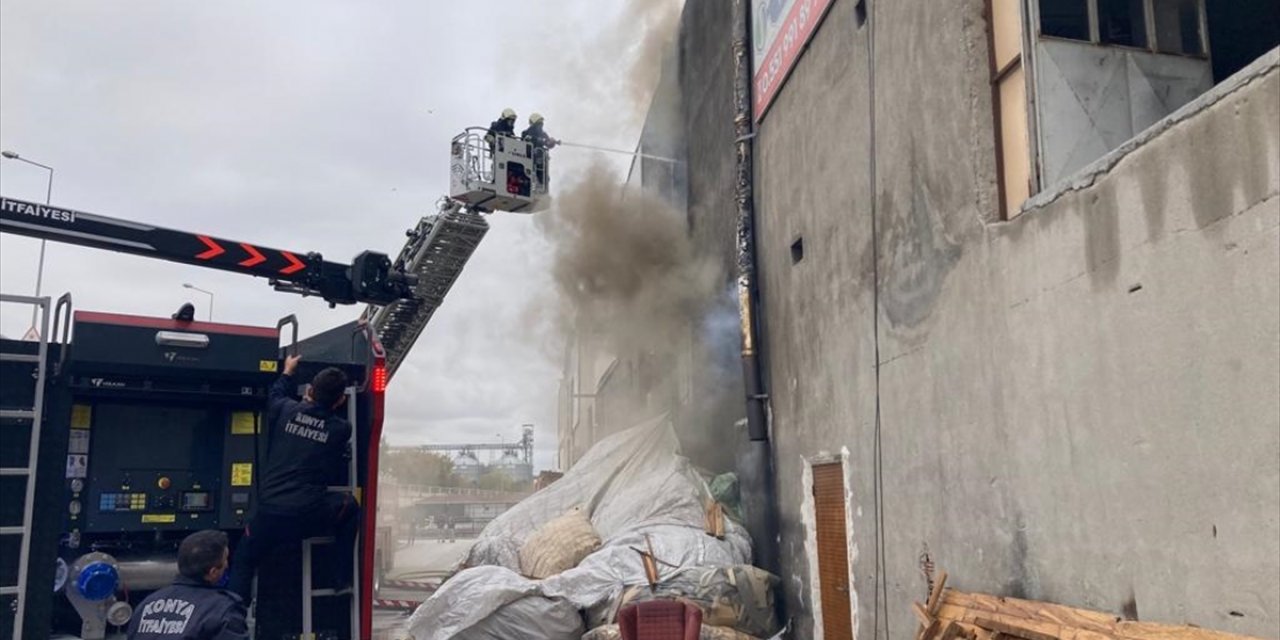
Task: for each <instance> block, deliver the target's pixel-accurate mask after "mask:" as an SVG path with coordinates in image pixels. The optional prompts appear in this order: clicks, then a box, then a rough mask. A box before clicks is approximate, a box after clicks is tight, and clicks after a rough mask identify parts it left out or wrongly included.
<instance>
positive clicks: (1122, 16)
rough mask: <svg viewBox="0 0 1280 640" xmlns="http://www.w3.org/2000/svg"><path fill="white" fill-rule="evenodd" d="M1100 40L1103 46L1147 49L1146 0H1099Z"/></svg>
mask: <svg viewBox="0 0 1280 640" xmlns="http://www.w3.org/2000/svg"><path fill="white" fill-rule="evenodd" d="M1097 3H1098V39H1099V41H1100V42H1101V43H1102V44H1116V45H1121V46H1125V47H1138V48H1140V49H1145V48H1146V47H1147V17H1146V14H1147V12H1146V2H1145V0H1097Z"/></svg>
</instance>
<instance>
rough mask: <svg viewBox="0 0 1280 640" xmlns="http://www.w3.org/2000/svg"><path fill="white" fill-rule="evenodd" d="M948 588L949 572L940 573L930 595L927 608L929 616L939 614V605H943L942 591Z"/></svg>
mask: <svg viewBox="0 0 1280 640" xmlns="http://www.w3.org/2000/svg"><path fill="white" fill-rule="evenodd" d="M946 587H947V572H946V571H940V572H938V579H937V580H935V581H934V582H933V591H931V592H930V593H929V606H928V607H927V608H926V609H927V610H928V612H929V615H933V614H935V613H937V612H938V605H939V604H941V603H942V590H943V589H945V588H946Z"/></svg>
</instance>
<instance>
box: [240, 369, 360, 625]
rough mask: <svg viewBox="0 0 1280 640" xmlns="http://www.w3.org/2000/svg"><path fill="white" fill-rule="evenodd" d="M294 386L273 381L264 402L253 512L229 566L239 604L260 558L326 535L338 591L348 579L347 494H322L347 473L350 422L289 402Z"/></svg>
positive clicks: (352, 518) (354, 521)
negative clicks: (263, 449)
mask: <svg viewBox="0 0 1280 640" xmlns="http://www.w3.org/2000/svg"><path fill="white" fill-rule="evenodd" d="M296 386H297V382H296V381H295V380H294V379H293V377H292V376H289V375H283V376H280V379H279V380H277V381H276V383H275V385H273V386H272V387H271V392H270V394H269V397H268V403H267V424H269V425H271V427H270V433H269V434H268V437H269V439H268V446H267V462H266V465H265V469H264V470H263V474H262V482H261V485H260V488H259V492H260V493H259V498H258V508H257V511H256V513H255V514H254V515H253V518H252V519H251V520H250V521H249V526H247V527H245V530H244V536H243V537H242V538H241V539H240V544H238V545H236V552H235V556H234V557H233V558H232V561H231V579H230V586H231V590H232V591H234V592H235V593H236V594H238V595H239V596H240V598H241V599H243V600H244V601H246V602H248V601H249V600H250V599H251V598H252V594H251V593H250V592H251V590H252V585H253V574H254V572H255V571H256V570H257V568H258V565H259V564H260V563H261V562H262V559H263V558H264V557H266V555H267V554H269V553H270V552H271V550H272V549H275V548H277V547H280V546H282V545H286V544H296V543H298V542H299V541H301V540H303V539H304V538H309V537H314V536H325V535H330V534H332V535H333V536H334V539H335V542H336V543H337V545H338V549H343V550H345V551H341V552H337V553H333V554H331V557H332V558H333V564H334V567H333V569H334V576H335V578H336V579H337V580H338V582H339V587H345V586H348V584H347V583H349V582H350V580H351V572H352V565H351V562H352V559H351V553H350V549H351V547H352V545H354V544H355V539H356V532H357V529H358V525H359V521H360V518H359V516H360V507H359V505H357V504H356V501H355V498H353V497H352V496H351V494H349V493H333V492H330V491H329V490H328V487H329V486H330V485H333V484H336V482H337V479H338V474H339V473H340V472H341V470H343V469H346V468H347V461H348V460H349V457H348V456H350V451H349V448H348V444H349V441H350V438H351V425H350V424H349V423H347V421H346V420H344V419H343V418H342V417H341V416H340V415H338V414H336V413H334V412H333V411H332V410H331V409H329V408H326V407H321V406H319V405H317V404H315V403H314V402H310V401H301V402H299V401H297V400H294V399H293V398H292V395H291V394H292V390H293V389H294V388H296Z"/></svg>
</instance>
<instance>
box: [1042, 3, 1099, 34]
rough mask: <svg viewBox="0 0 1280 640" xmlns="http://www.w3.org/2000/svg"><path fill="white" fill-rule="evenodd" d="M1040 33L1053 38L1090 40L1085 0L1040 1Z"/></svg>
mask: <svg viewBox="0 0 1280 640" xmlns="http://www.w3.org/2000/svg"><path fill="white" fill-rule="evenodd" d="M1040 33H1042V34H1044V35H1046V36H1053V37H1055V38H1070V39H1071V40H1085V41H1088V40H1091V39H1092V38H1091V37H1090V36H1089V3H1088V2H1087V0H1041V2H1040Z"/></svg>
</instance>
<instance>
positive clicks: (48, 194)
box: [0, 150, 53, 330]
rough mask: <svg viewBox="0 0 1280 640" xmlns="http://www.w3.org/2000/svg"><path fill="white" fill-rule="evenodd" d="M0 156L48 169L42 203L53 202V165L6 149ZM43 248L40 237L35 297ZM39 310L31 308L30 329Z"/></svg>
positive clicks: (41, 278)
mask: <svg viewBox="0 0 1280 640" xmlns="http://www.w3.org/2000/svg"><path fill="white" fill-rule="evenodd" d="M0 156H4V158H5V159H7V160H17V161H19V162H25V163H27V164H29V165H33V166H36V167H40V168H41V169H44V170H45V171H48V172H49V183H48V185H46V186H45V190H44V204H45V206H46V207H47V206H49V205H50V204H52V203H53V167H51V166H49V165H47V164H40V163H39V162H36V161H34V160H28V159H26V158H24V157H22V156H20V155H18V154H17V153H15V152H13V151H8V150H5V151H0ZM44 248H45V239H44V238H41V239H40V262H39V264H38V265H37V266H36V295H35V297H37V298H39V297H40V285H41V281H43V280H44ZM39 311H40V308H39V307H36V308H34V309H32V310H31V328H32V330H34V329H35V328H36V315H37V314H38V313H39Z"/></svg>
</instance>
